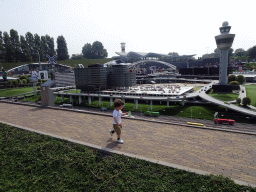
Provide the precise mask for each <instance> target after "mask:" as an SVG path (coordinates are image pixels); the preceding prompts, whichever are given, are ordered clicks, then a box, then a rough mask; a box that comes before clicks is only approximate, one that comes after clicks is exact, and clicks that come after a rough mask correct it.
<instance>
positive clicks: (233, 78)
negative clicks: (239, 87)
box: [228, 75, 237, 83]
mask: <svg viewBox="0 0 256 192" xmlns="http://www.w3.org/2000/svg"><path fill="white" fill-rule="evenodd" d="M232 81H237V77H236V76H235V75H229V76H228V83H230V82H232Z"/></svg>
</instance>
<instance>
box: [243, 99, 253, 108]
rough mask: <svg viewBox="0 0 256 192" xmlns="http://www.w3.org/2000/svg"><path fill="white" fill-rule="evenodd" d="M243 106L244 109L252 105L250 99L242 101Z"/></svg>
mask: <svg viewBox="0 0 256 192" xmlns="http://www.w3.org/2000/svg"><path fill="white" fill-rule="evenodd" d="M242 104H243V106H244V107H247V106H248V105H250V104H251V99H250V98H249V97H244V98H243V101H242Z"/></svg>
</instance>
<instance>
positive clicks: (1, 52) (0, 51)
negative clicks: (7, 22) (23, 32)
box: [0, 31, 5, 63]
mask: <svg viewBox="0 0 256 192" xmlns="http://www.w3.org/2000/svg"><path fill="white" fill-rule="evenodd" d="M4 59H5V49H4V40H3V35H2V31H0V63H1V62H4Z"/></svg>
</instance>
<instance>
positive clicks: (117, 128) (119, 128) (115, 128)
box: [113, 124, 122, 135]
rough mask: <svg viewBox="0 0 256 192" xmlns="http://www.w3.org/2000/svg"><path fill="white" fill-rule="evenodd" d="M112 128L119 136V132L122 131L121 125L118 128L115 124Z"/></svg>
mask: <svg viewBox="0 0 256 192" xmlns="http://www.w3.org/2000/svg"><path fill="white" fill-rule="evenodd" d="M113 127H114V130H115V132H116V134H118V135H120V134H121V130H122V124H121V125H120V126H118V125H117V124H113Z"/></svg>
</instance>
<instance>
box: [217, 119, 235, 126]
mask: <svg viewBox="0 0 256 192" xmlns="http://www.w3.org/2000/svg"><path fill="white" fill-rule="evenodd" d="M214 123H215V124H217V123H219V124H223V123H228V124H229V125H234V124H235V120H232V119H220V118H217V119H214Z"/></svg>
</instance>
